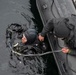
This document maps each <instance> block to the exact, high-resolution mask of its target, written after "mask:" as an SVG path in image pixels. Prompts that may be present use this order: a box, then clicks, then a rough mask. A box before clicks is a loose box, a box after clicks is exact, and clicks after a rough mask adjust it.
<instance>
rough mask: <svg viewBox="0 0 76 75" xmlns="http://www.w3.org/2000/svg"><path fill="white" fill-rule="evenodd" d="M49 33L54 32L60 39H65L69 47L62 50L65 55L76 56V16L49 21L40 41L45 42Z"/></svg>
mask: <svg viewBox="0 0 76 75" xmlns="http://www.w3.org/2000/svg"><path fill="white" fill-rule="evenodd" d="M49 32H52V33H53V34H54V35H55V36H56V37H58V38H63V40H64V41H65V43H66V44H67V45H68V47H64V48H62V52H63V53H69V54H72V55H76V51H75V49H76V15H71V17H67V18H59V19H52V20H50V21H48V22H47V24H46V25H45V26H44V28H43V30H42V32H41V33H40V34H39V37H38V38H39V40H40V41H44V37H45V35H46V34H47V33H49ZM69 48H70V49H69ZM71 49H73V50H74V51H73V50H71Z"/></svg>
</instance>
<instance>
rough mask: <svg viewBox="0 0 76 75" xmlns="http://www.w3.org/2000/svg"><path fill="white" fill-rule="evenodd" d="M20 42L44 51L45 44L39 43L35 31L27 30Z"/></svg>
mask: <svg viewBox="0 0 76 75" xmlns="http://www.w3.org/2000/svg"><path fill="white" fill-rule="evenodd" d="M21 41H22V43H23V44H25V45H33V46H35V47H38V48H40V49H41V51H42V50H43V51H46V44H45V42H41V41H39V39H38V34H37V31H36V29H30V28H29V29H28V30H27V31H26V32H25V33H23V36H22V39H21ZM38 52H40V51H38Z"/></svg>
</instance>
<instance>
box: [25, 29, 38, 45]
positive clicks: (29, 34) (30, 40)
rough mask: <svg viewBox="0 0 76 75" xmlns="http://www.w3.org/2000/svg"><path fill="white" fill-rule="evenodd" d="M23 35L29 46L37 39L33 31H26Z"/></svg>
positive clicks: (35, 32)
mask: <svg viewBox="0 0 76 75" xmlns="http://www.w3.org/2000/svg"><path fill="white" fill-rule="evenodd" d="M24 34H25V37H26V38H27V43H29V44H31V43H33V42H34V41H35V39H36V37H37V31H36V30H35V29H28V30H27V31H26V32H25V33H24Z"/></svg>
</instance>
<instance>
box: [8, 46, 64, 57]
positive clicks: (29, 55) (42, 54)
mask: <svg viewBox="0 0 76 75" xmlns="http://www.w3.org/2000/svg"><path fill="white" fill-rule="evenodd" d="M9 47H10V49H11V50H12V52H13V53H15V54H17V55H20V56H24V57H31V56H32V57H34V56H44V55H47V54H51V53H57V52H61V51H62V50H56V51H49V52H45V53H41V54H40V53H39V54H28V55H25V54H22V53H19V52H17V51H14V50H13V49H12V47H11V46H9Z"/></svg>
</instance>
